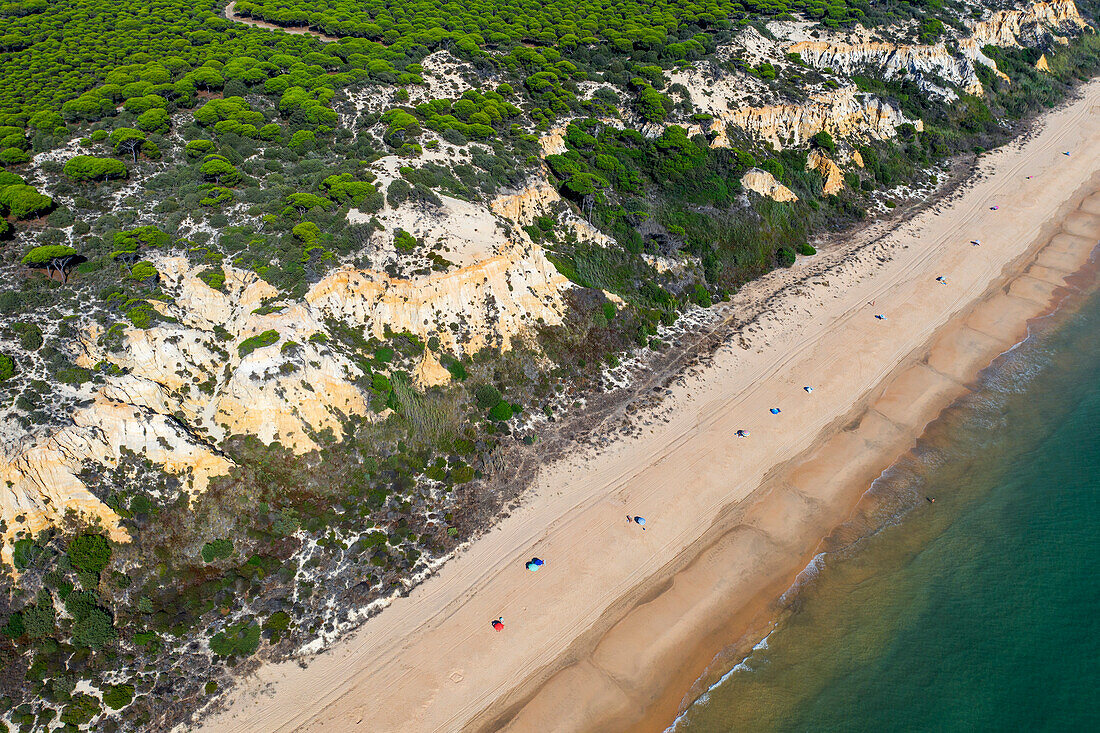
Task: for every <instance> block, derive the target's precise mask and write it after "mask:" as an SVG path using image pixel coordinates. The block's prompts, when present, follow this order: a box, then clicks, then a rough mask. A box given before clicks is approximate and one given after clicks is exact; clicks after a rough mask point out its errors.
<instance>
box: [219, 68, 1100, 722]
mask: <svg viewBox="0 0 1100 733" xmlns="http://www.w3.org/2000/svg"><path fill="white" fill-rule="evenodd" d="M1098 103H1100V84H1098V83H1091V84H1089V85H1087V86H1085V87H1083V89H1082V95H1081V98H1080V99H1078V100H1076V101H1075V102H1074V103H1072V104H1070V105H1068V106H1067V107H1065V108H1063V109H1060V110H1058V111H1056V112H1053V113H1051V114H1050V115H1048V116H1047V118H1046V119H1045V120H1044V122H1043V124H1042V125H1041V126H1040V128H1039V129H1038V130H1037V132H1036V133H1035V134H1033V135H1032V136H1030V137H1029V139H1027V140H1026V141H1024V142H1023V143H1021V144H1015V145H1013V146H1011V147H1008V148H1005V149H1002V150H999V151H995V152H993V153H991V154H989V155H987V156H985V158H984V159H983V162H982V164H981V165H980V172H979V175H978V177H977V179H976V180H975V181H974V182H973V184H972V185H970V186H969V187H968V188H967V189H966V190H965V191H963V192H962V193H961V194H960V195H957V196H955V197H954V198H953V199H952V200H951V201H948V202H946V203H942V204H940V205H937V206H936V207H934V208H933V209H931V210H929V211H927V212H925V213H923V214H921V215H919V216H917V217H916V218H915V219H913V220H912V221H910V222H907V223H905V224H903V225H901V226H900V227H898V228H897V229H895V230H894V231H886V230H882V231H872V232H868V233H867V234H866V235H865V236H866V237H870V239H869V240H867V241H853V242H851V243H848V244H843V243H842V244H838V245H837V246H835V247H833V248H831V249H830V250H828V251H823V252H822V253H821V254H820V255H819V256H817V257H813V258H809V259H807V260H802V261H800V263H799V264H798V265H797V266H796V267H795V268H793V269H792V270H787V271H783V272H777V273H773V274H771V275H769V276H767V277H765V278H763V279H762V280H761V281H760V282H758V283H754V284H753V285H752V286H750V287H747V288H745V289H744V290H743V291H742V293H741V294H739V295H738V296H737V298H736V299H735V301H734V303H733V305H732V307H733V308H735V309H737V308H744V307H747V306H748V305H749V304H752V303H753V302H760V299H762V298H764V299H767V303H768V304H769V310H768V314H767V315H766V316H764V317H761V318H759V319H757V320H756V321H755V322H754V323H753V324H752V325H750V326H749V327H747V328H746V329H745V330H744V333H743V334H742V339H741V342H740V343H732V342H731V343H730V344H729V345H728V346H727V347H725V348H723V349H721V350H719V351H718V352H717V353H716V354H715V356H714V359H713V363H712V364H711V365H709V366H708V367H706V368H705V369H701V370H698V371H697V372H696V373H693V374H690V375H687V376H685V378H683V379H682V380H680V382H678V383H677V384H675V385H673V386H672V388H671V394H670V395H669V397H668V400H667V402H666V407H665V408H664V409H663V410H662V411H661V413H660V419H659V420H656V421H654V422H653V424H652V425H651V426H650V428H649V430H648V432H645V433H643V434H642V435H641V436H639V437H635V438H630V439H625V440H622V441H619V442H617V443H615V444H614V445H611V446H609V447H605V448H602V449H601V450H600V451H599V452H598V453H597V452H593V451H588V452H586V453H585V454H583V455H579V456H576V457H574V458H571V459H569V460H568V461H564V462H562V463H560V464H556V465H553V466H548V467H546V468H545V469H544V471H543V473H542V475H541V477H540V480H539V481H538V484H537V485H536V486H535V487H534V488H533V489H532V490H531V491H530V492H528V494H527V495H526V496H525V501H524V504H523V505H522V506H521V507H520V508H519V509H517V510H516V511H515V512H513V513H512V515H511V516H509V517H507V518H506V519H504V520H503V521H502V522H501V523H500V525H499V526H498V527H497V528H496V529H494V530H493V531H492V532H490V533H489V534H487V535H486V536H485V537H483V538H481V539H479V540H477V541H476V542H474V543H473V544H472V545H471V546H470V547H469V548H467V549H466V551H465V552H464V553H463V554H461V555H460V556H459V557H457V558H455V559H454V560H452V561H451V562H449V563H447V565H445V566H444V567H443V568H442V569H441V571H440V572H439V573H438V574H437V575H436V576H435V577H433V578H431V579H429V580H428V581H426V582H425V583H424V584H422V585H421V586H420V587H418V588H417V589H415V590H414V591H413V592H412V593H411V594H410V595H409V596H408V597H406V598H401V599H398V600H397V601H395V602H394V603H393V605H391V606H390V607H389V608H388V609H386V610H385V611H384V612H383V613H382V614H381V615H379V616H378V617H377V618H375V619H372V620H371V621H369V622H368V623H367V624H365V625H364V627H363V629H361V630H360V631H359V632H357V633H356V634H355V635H353V636H351V637H349V638H348V639H346V640H344V641H342V642H340V643H338V644H337V645H336V646H335V648H334V649H332V650H331V651H329V652H327V653H325V654H322V655H320V656H318V657H317V658H315V659H314V660H312V661H311V663H310V664H309V665H308V666H307V667H305V668H302V667H300V666H298V665H297V664H293V663H290V664H280V665H267V666H265V667H264V668H262V669H261V670H260V672H259V673H258V675H257V677H256V678H255V679H254V680H252V681H251V683H250V684H246V685H243V686H242V688H241V689H239V690H237V691H235V692H234V693H232V695H231V697H230V700H229V702H230V705H229V707H228V709H227V710H226V711H224V712H222V713H220V714H218V715H215V716H212V717H211V718H210V719H209V720H208V721H207V727H209V728H210V729H211V730H219V731H231V730H265V731H274V730H370V731H383V730H384V731H389V730H408V731H426V730H457V729H464V728H465V729H471V730H479V729H500V728H504V729H508V730H514V731H527V730H539V731H549V730H563V731H564V730H602V731H607V730H625V729H630V730H639V729H640V730H659V729H662V728H663V727H664V726H666V725H668V724H669V723H670V722H671V721H672V719H673V718H674V717H675V714H676V711H677V709H678V708H679V706H680V704H681V701H682V699H683V697H684V695H685V693H687V692H688V690H689V689H690V688H691V686H692V683H693V681H694V680H695V679H697V678H698V677H699V675H700V674H701V673H702V672H703V671H704V670H705V669H706V667H707V664H708V663H709V662H710V660H711V658H712V657H713V655H714V653H715V652H716V651H718V650H719V649H721V648H723V647H725V646H728V645H729V644H730V643H731V642H734V641H737V640H738V639H739V638H740V637H742V636H743V635H748V636H751V635H752V634H753V633H755V632H756V631H757V630H758V629H759V628H762V627H763V625H764V624H766V622H767V619H768V618H769V616H770V613H771V609H772V604H773V602H774V599H775V598H777V597H778V595H779V594H780V593H782V591H783V590H784V589H785V588H786V587H787V586H789V585H790V583H791V581H792V580H793V578H794V576H795V574H797V572H798V571H799V570H800V569H801V568H802V567H804V566H805V564H806V562H807V561H808V560H809V559H810V557H812V555H813V552H814V548H815V547H816V546H817V543H818V541H819V540H820V538H821V537H822V536H824V535H825V534H827V533H828V532H829V530H830V529H831V528H832V527H834V526H836V525H837V524H838V523H840V522H841V521H843V519H844V518H845V516H846V515H847V514H848V513H849V512H850V511H851V509H852V507H853V506H854V505H855V504H856V502H857V501H858V498H859V496H860V495H861V494H862V493H863V492H864V490H865V489H866V488H867V487H868V485H869V484H870V482H871V481H872V480H873V479H874V478H875V477H877V476H878V475H879V473H880V472H881V471H882V470H883V469H884V468H886V467H887V466H888V465H889V464H890V463H892V462H893V460H894V459H895V458H896V457H897V456H898V455H900V454H902V453H904V452H905V451H906V450H908V448H909V447H910V446H911V445H912V444H913V442H914V440H915V438H916V437H917V436H918V435H919V434H920V432H921V431H922V429H923V427H924V426H925V425H926V424H927V423H928V422H929V421H930V420H932V419H933V418H934V417H935V416H936V415H937V414H938V413H939V412H940V411H941V410H942V408H943V407H944V406H945V405H947V404H948V403H949V402H950V401H952V400H953V399H954V398H955V397H957V396H958V395H959V394H961V393H962V392H963V391H964V390H965V389H966V383H967V382H968V381H969V380H970V379H971V378H972V377H973V375H974V374H976V372H977V371H978V370H980V369H981V368H982V367H984V366H986V365H987V364H988V363H989V362H990V361H991V360H992V359H993V358H994V357H995V356H996V355H997V354H998V353H1001V352H1002V351H1003V350H1004V349H1005V348H1006V347H1009V346H1011V345H1012V344H1013V343H1016V342H1018V341H1019V340H1020V339H1021V338H1022V336H1023V335H1024V334H1025V333H1026V323H1027V320H1028V319H1029V318H1032V317H1035V316H1036V315H1039V314H1041V313H1043V312H1044V311H1046V310H1047V309H1049V308H1050V307H1051V302H1052V299H1054V298H1056V297H1057V296H1058V288H1059V287H1060V286H1061V284H1062V283H1063V281H1064V278H1065V276H1066V275H1067V274H1069V273H1072V272H1074V271H1076V270H1078V269H1079V268H1081V267H1082V266H1083V265H1084V264H1085V263H1086V262H1087V260H1088V257H1089V254H1090V252H1091V251H1092V250H1093V247H1094V245H1095V243H1096V242H1097V240H1098V239H1100V194H1096V193H1095V192H1097V191H1098V190H1100V178H1098V177H1097V176H1096V175H1095V173H1096V172H1097V171H1100V114H1097V113H1096V112H1095V111H1094V108H1095V109H1098V110H1100V108H1097V107H1096V105H1097V104H1098ZM1065 150H1069V151H1070V152H1071V153H1072V155H1071V156H1069V157H1066V156H1063V155H1062V151H1065ZM1028 175H1032V176H1034V178H1032V179H1031V180H1027V179H1026V178H1025V176H1028ZM994 205H996V206H998V209H997V210H996V211H993V210H991V207H992V206H994ZM972 239H980V240H981V242H982V244H981V246H980V247H972V246H971V245H970V244H969V242H970V240H972ZM941 275H942V276H944V277H946V278H947V284H946V285H941V284H939V283H937V282H936V281H935V278H936V277H937V276H941ZM754 299H755V300H754ZM870 301H874V303H875V305H874V306H871V305H869V302H870ZM876 313H883V314H885V315H887V317H888V319H887V320H885V321H879V320H876V319H874V317H873V316H874V314H876ZM807 384H812V385H813V386H814V391H813V393H812V394H808V393H806V392H804V391H803V390H802V386H803V385H807ZM771 407H779V408H782V412H781V413H780V414H779V415H771V414H770V413H769V408H771ZM740 428H745V429H749V430H751V437H750V438H737V437H735V435H734V432H735V431H736V430H737V429H740ZM628 513H630V514H640V515H643V516H646V517H647V518H648V519H649V523H648V524H647V530H646V531H645V532H642V531H641V530H640V529H639V528H637V527H636V526H633V525H629V524H628V523H627V522H626V521H625V516H626V515H627V514H628ZM532 555H538V556H539V557H542V558H544V559H546V560H547V566H545V567H544V568H543V569H542V570H541V571H540V572H539V573H538V574H537V575H534V574H531V573H528V572H526V571H525V570H524V569H523V562H524V561H525V560H526V559H528V558H529V557H530V556H532ZM499 615H503V616H504V617H505V621H506V628H505V630H504V632H501V633H497V632H494V631H493V630H492V629H491V628H490V626H489V621H490V620H491V619H493V618H496V617H497V616H499Z"/></svg>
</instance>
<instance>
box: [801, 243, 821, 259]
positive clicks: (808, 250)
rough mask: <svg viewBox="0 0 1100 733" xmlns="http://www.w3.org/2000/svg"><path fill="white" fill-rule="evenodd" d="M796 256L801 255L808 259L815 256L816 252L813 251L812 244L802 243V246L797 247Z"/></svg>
mask: <svg viewBox="0 0 1100 733" xmlns="http://www.w3.org/2000/svg"><path fill="white" fill-rule="evenodd" d="M798 254H800V255H802V256H803V257H809V256H810V255H815V254H817V250H816V249H814V247H813V245H812V244H809V243H808V242H803V243H802V244H800V245H798Z"/></svg>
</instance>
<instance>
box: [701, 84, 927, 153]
mask: <svg viewBox="0 0 1100 733" xmlns="http://www.w3.org/2000/svg"><path fill="white" fill-rule="evenodd" d="M905 122H910V120H907V119H906V117H905V116H904V115H903V114H902V113H901V110H899V109H897V108H896V107H894V106H893V105H891V104H889V103H887V102H885V101H883V100H882V99H879V98H878V97H874V96H872V95H869V94H862V93H860V92H859V90H857V89H856V88H855V87H847V88H845V89H838V90H836V91H832V92H826V93H823V94H818V95H816V96H814V97H812V98H811V99H810V100H809V101H807V102H804V103H802V104H782V105H776V106H773V107H748V108H745V109H739V110H735V111H732V112H728V113H726V114H724V115H721V116H719V117H717V118H715V120H714V122H713V123H712V126H711V130H712V131H713V132H715V133H716V137H715V138H714V140H713V141H712V142H711V147H716V148H718V147H729V139H728V137H727V136H726V132H725V126H726V125H727V124H729V125H733V126H734V127H738V128H741V129H742V130H744V131H745V132H746V133H747V134H749V135H750V136H752V137H756V138H759V139H762V140H767V141H768V142H770V143H771V144H772V145H773V146H775V147H776V148H777V149H782V148H784V147H792V146H799V145H805V144H806V143H807V142H808V141H809V140H810V138H811V137H813V136H814V135H816V134H817V133H819V132H827V133H829V134H830V135H832V136H833V137H836V138H859V139H874V140H884V139H888V138H891V137H894V136H895V135H897V126H898V125H901V124H903V123H905ZM913 124H914V125H915V126H916V127H917V129H918V130H919V129H923V125H922V124H921V122H920V120H916V121H913Z"/></svg>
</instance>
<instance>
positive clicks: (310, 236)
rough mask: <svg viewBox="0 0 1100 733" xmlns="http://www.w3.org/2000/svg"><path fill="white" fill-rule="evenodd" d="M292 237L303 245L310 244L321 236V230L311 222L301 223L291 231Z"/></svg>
mask: <svg viewBox="0 0 1100 733" xmlns="http://www.w3.org/2000/svg"><path fill="white" fill-rule="evenodd" d="M291 233H292V234H293V235H294V237H295V238H296V239H297V240H298V241H300V242H302V243H303V244H312V243H313V242H316V241H317V238H318V237H320V236H321V229H320V227H318V226H317V225H316V224H314V223H313V222H311V221H303V222H302V223H301V224H297V225H296V226H295V227H294V229H292V230H291Z"/></svg>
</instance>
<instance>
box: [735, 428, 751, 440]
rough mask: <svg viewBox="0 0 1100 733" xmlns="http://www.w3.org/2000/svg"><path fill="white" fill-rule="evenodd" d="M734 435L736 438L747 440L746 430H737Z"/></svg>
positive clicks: (747, 432)
mask: <svg viewBox="0 0 1100 733" xmlns="http://www.w3.org/2000/svg"><path fill="white" fill-rule="evenodd" d="M736 435H737V437H738V438H747V437H749V431H748V430H738V431H737V433H736Z"/></svg>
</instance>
